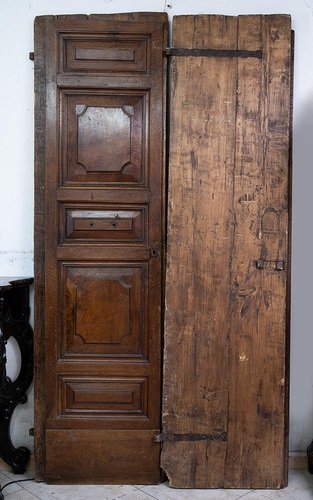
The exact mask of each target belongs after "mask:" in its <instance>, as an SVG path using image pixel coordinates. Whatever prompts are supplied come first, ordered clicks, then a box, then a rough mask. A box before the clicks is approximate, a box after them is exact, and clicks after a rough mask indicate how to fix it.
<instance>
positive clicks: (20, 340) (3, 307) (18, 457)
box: [0, 278, 33, 474]
mask: <svg viewBox="0 0 313 500" xmlns="http://www.w3.org/2000/svg"><path fill="white" fill-rule="evenodd" d="M10 280H11V281H10V282H9V283H10V285H11V286H9V284H5V282H4V280H3V279H2V280H0V327H1V334H0V335H1V336H0V380H1V381H0V456H1V457H2V458H3V460H5V461H6V462H7V463H8V464H9V465H10V466H11V467H12V469H13V472H14V473H16V474H23V473H24V472H25V468H26V465H27V462H28V461H29V458H30V451H29V450H28V449H27V448H26V447H24V446H20V447H18V448H15V447H14V445H13V443H12V441H11V437H10V420H11V416H12V413H13V411H14V409H15V407H16V406H17V405H18V404H19V403H21V404H23V403H25V402H26V401H27V395H26V391H27V389H28V387H29V386H30V384H31V382H32V378H33V330H32V328H31V326H30V324H29V313H30V309H29V284H30V283H32V281H33V280H32V278H29V279H17V280H14V279H12V278H10ZM10 337H13V338H14V339H15V340H16V342H17V345H18V346H19V349H20V352H21V368H20V372H19V374H18V376H17V378H16V379H15V380H11V378H10V377H8V376H7V371H6V363H7V360H6V344H7V341H8V339H9V338H10Z"/></svg>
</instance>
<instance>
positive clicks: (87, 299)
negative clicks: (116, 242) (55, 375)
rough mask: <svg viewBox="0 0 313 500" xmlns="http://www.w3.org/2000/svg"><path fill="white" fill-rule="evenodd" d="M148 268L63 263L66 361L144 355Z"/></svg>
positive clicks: (62, 339)
mask: <svg viewBox="0 0 313 500" xmlns="http://www.w3.org/2000/svg"><path fill="white" fill-rule="evenodd" d="M146 266H147V264H146V263H140V264H138V265H136V266H132V267H131V266H129V265H127V264H126V263H125V264H120V265H115V266H114V265H112V266H109V265H102V266H101V264H95V265H90V266H87V265H75V264H63V269H62V272H61V276H62V277H61V281H62V287H63V303H64V304H65V308H64V309H63V310H62V311H61V315H62V321H61V325H62V326H61V331H62V332H63V331H64V335H63V334H62V335H61V342H62V347H61V351H62V354H61V355H62V356H63V357H73V356H75V357H77V356H79V355H80V356H89V357H90V356H97V357H99V356H105V357H106V356H124V357H125V356H127V357H137V358H138V357H141V358H142V357H143V356H144V352H145V337H146V334H147V331H146V330H147V329H146V321H147V313H146V308H147V300H148V297H147V294H148V282H147V274H148V273H147V268H146Z"/></svg>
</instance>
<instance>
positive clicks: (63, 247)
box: [35, 13, 167, 483]
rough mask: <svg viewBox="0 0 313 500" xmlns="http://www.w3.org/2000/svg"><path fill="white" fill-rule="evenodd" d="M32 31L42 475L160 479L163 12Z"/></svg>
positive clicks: (85, 19)
mask: <svg viewBox="0 0 313 500" xmlns="http://www.w3.org/2000/svg"><path fill="white" fill-rule="evenodd" d="M35 30H36V31H35V40H36V46H35V68H36V130H37V132H36V223H37V224H38V227H36V240H35V244H36V263H35V265H36V311H37V312H36V404H35V406H36V425H35V431H36V462H37V472H36V474H37V478H38V479H44V480H46V481H49V482H59V483H62V482H64V483H65V482H76V483H79V482H82V483H86V482H89V483H90V482H91V483H92V482H107V483H110V482H115V483H116V482H117V483H123V482H127V483H128V482H133V483H134V482H135V483H136V482H137V483H138V482H141V483H153V482H157V481H158V480H159V477H160V467H159V455H160V444H158V443H156V442H155V441H154V436H155V435H157V434H159V433H160V373H161V296H162V272H163V269H162V259H163V252H162V248H163V239H164V168H163V166H164V161H163V160H164V115H165V112H164V110H165V108H164V103H165V100H164V96H165V82H166V78H165V76H164V75H165V65H166V57H165V54H164V48H165V47H166V44H167V16H166V15H165V14H160V13H157V14H154V13H147V14H145V13H143V14H141V13H138V14H137V13H135V14H117V15H108V16H107V15H92V16H80V15H79V16H54V17H53V16H44V17H40V18H37V19H36V22H35Z"/></svg>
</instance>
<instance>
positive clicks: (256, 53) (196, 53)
mask: <svg viewBox="0 0 313 500" xmlns="http://www.w3.org/2000/svg"><path fill="white" fill-rule="evenodd" d="M165 55H167V56H178V57H188V56H189V57H254V58H257V59H262V50H233V49H229V50H228V49H221V50H220V49H175V48H172V47H167V48H166V49H165Z"/></svg>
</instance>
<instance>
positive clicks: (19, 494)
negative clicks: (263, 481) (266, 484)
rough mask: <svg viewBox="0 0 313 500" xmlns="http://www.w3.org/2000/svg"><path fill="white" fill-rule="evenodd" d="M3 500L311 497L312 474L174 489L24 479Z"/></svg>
mask: <svg viewBox="0 0 313 500" xmlns="http://www.w3.org/2000/svg"><path fill="white" fill-rule="evenodd" d="M27 477H32V474H31V471H29V472H27V473H26V474H24V475H22V476H16V475H14V474H11V473H10V472H8V471H7V470H2V471H0V483H1V486H4V485H5V484H6V483H8V482H9V481H14V480H17V479H26V478H27ZM3 494H4V497H5V499H7V500H36V499H37V500H38V499H40V500H52V499H53V500H72V499H73V500H88V499H92V500H97V499H101V500H115V499H118V498H122V499H123V500H151V498H154V499H158V500H189V499H191V500H192V499H195V500H236V499H238V498H243V499H244V500H266V499H268V500H273V499H276V498H277V499H279V498H282V499H285V500H287V499H288V500H313V476H311V475H310V474H308V472H306V471H304V470H292V471H291V472H290V475H289V486H288V488H285V489H284V490H278V491H277V490H276V491H275V490H174V489H172V488H169V487H168V485H167V483H163V484H160V485H157V486H142V485H138V486H128V485H124V486H55V485H54V486H51V485H47V484H45V483H36V482H35V481H27V482H24V483H19V484H13V485H11V486H8V487H7V488H5V490H4V492H3Z"/></svg>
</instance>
